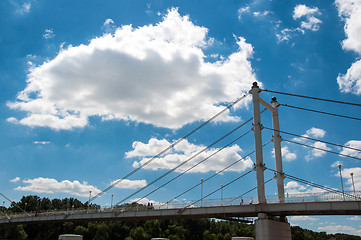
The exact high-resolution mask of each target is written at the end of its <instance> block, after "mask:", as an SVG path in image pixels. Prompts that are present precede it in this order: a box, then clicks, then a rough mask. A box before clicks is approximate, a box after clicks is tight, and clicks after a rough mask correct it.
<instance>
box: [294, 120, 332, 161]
mask: <svg viewBox="0 0 361 240" xmlns="http://www.w3.org/2000/svg"><path fill="white" fill-rule="evenodd" d="M326 133H327V132H326V131H325V130H324V129H321V128H315V127H312V128H310V129H308V130H307V131H306V133H305V134H303V135H302V136H303V137H308V138H316V139H320V138H323V137H324V136H325V135H326ZM293 141H297V142H300V143H303V144H306V145H309V146H312V147H315V148H319V149H312V150H309V151H308V154H307V155H306V157H305V159H306V161H309V160H312V159H314V158H318V157H323V156H324V155H325V154H326V153H327V152H326V151H323V150H327V151H330V150H331V148H329V147H328V146H327V144H326V143H323V142H319V141H317V142H313V141H311V140H308V139H305V138H302V137H295V138H293ZM320 149H323V150H320Z"/></svg>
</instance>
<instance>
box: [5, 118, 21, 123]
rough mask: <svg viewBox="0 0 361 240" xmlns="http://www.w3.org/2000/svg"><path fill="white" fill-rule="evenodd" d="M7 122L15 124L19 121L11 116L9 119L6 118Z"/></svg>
mask: <svg viewBox="0 0 361 240" xmlns="http://www.w3.org/2000/svg"><path fill="white" fill-rule="evenodd" d="M6 121H7V122H9V123H14V124H17V123H18V122H19V121H18V120H17V119H16V118H14V117H9V118H8V119H6Z"/></svg>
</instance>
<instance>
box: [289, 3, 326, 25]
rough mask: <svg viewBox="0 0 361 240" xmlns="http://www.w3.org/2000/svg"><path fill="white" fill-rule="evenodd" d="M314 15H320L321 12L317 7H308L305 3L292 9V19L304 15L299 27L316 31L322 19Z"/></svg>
mask: <svg viewBox="0 0 361 240" xmlns="http://www.w3.org/2000/svg"><path fill="white" fill-rule="evenodd" d="M315 15H321V12H320V11H319V9H318V8H317V7H314V8H310V7H307V6H306V5H303V4H299V5H297V6H296V7H295V8H294V10H293V19H295V20H296V19H300V18H303V17H305V18H306V21H302V22H301V28H303V29H308V30H311V31H317V30H318V29H319V25H320V24H321V23H322V21H321V20H320V19H318V18H316V17H315Z"/></svg>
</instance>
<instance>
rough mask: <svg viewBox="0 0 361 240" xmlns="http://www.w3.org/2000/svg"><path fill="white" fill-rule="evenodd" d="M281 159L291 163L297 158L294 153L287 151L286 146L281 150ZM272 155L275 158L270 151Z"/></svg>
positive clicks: (273, 153)
mask: <svg viewBox="0 0 361 240" xmlns="http://www.w3.org/2000/svg"><path fill="white" fill-rule="evenodd" d="M281 152H282V159H283V160H284V161H287V162H291V161H293V160H295V159H296V158H297V155H296V153H293V152H291V151H290V150H289V148H288V146H284V147H282V149H281ZM272 155H273V156H275V150H274V149H272Z"/></svg>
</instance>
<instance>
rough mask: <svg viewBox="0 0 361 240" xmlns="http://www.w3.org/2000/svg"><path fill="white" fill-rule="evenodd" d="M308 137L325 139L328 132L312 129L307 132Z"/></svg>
mask: <svg viewBox="0 0 361 240" xmlns="http://www.w3.org/2000/svg"><path fill="white" fill-rule="evenodd" d="M306 135H307V136H308V137H314V138H323V137H324V136H325V135H326V131H325V130H323V129H321V128H315V127H312V128H311V129H308V130H307V131H306Z"/></svg>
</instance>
